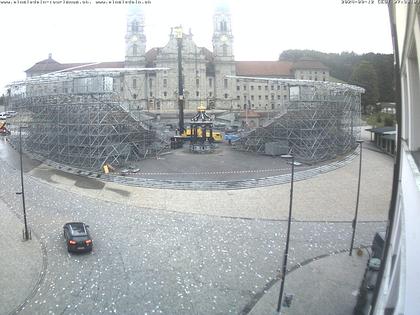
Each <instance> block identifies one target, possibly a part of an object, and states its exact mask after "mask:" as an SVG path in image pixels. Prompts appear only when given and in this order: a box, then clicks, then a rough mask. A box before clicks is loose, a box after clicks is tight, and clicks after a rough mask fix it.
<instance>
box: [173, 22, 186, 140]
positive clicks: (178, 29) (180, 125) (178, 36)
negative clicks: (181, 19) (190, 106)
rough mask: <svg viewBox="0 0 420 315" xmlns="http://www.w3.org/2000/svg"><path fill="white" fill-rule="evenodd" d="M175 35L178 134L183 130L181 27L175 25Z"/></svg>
mask: <svg viewBox="0 0 420 315" xmlns="http://www.w3.org/2000/svg"><path fill="white" fill-rule="evenodd" d="M175 36H176V41H177V44H178V108H179V123H178V128H179V134H180V135H182V133H183V132H184V82H183V77H182V27H181V25H180V26H178V27H175Z"/></svg>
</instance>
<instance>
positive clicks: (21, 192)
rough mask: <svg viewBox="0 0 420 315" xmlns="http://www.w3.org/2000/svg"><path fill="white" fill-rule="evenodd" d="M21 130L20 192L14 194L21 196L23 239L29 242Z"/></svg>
mask: <svg viewBox="0 0 420 315" xmlns="http://www.w3.org/2000/svg"><path fill="white" fill-rule="evenodd" d="M22 128H26V127H22V126H19V155H20V183H21V187H22V190H21V191H20V192H18V193H16V194H18V195H22V206H23V221H24V223H25V232H24V238H25V240H26V241H27V240H29V233H28V223H27V221H26V206H25V188H24V186H23V158H22Z"/></svg>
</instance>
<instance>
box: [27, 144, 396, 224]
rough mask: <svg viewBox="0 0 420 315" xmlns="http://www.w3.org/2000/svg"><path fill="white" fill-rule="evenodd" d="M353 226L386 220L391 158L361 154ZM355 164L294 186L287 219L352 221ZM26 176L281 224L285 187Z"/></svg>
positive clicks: (41, 170)
mask: <svg viewBox="0 0 420 315" xmlns="http://www.w3.org/2000/svg"><path fill="white" fill-rule="evenodd" d="M362 157H363V158H362V180H361V191H360V206H359V214H360V216H359V220H362V221H375V220H386V217H387V212H388V207H389V196H390V193H391V184H392V169H393V158H392V157H390V156H388V155H385V154H383V153H379V152H376V151H373V150H370V149H369V148H365V149H364V150H363V155H362ZM358 168H359V158H358V157H357V158H354V159H353V160H352V161H351V162H350V163H349V164H347V165H345V166H344V167H341V168H339V169H337V170H335V171H332V172H328V173H324V174H319V175H317V176H315V177H312V178H309V179H307V180H303V181H297V182H295V184H294V199H293V202H294V204H293V210H294V211H293V218H294V219H295V220H302V221H350V220H352V219H353V216H354V209H355V203H356V191H357V179H358V178H357V175H358ZM29 174H30V175H32V176H34V177H37V178H41V179H42V180H43V181H45V182H48V183H51V184H54V185H55V186H56V187H59V188H62V189H65V190H68V191H72V192H74V193H77V194H82V195H85V196H89V197H92V198H98V199H101V200H109V201H112V202H118V203H124V204H129V205H133V206H138V207H143V208H150V209H156V210H164V211H176V212H189V213H196V214H207V215H215V216H225V217H241V218H253V219H268V220H285V219H286V218H287V213H288V206H289V204H288V201H289V193H290V185H288V184H284V185H275V186H268V187H259V188H252V189H239V190H220V191H200V190H194V191H189V190H174V189H157V188H144V187H132V186H126V185H121V184H118V183H114V182H103V181H100V180H97V179H92V178H86V177H82V176H77V175H73V174H71V176H69V174H67V173H64V172H62V171H57V170H52V169H51V168H50V167H49V166H46V165H44V164H41V165H40V166H38V167H35V168H34V169H32V170H31V171H30V172H29Z"/></svg>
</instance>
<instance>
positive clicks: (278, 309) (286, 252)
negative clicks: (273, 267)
mask: <svg viewBox="0 0 420 315" xmlns="http://www.w3.org/2000/svg"><path fill="white" fill-rule="evenodd" d="M289 153H290V154H284V155H281V157H282V158H285V159H291V165H292V174H291V179H290V199H289V218H288V221H287V235H286V248H285V250H284V256H283V267H282V272H281V284H280V293H279V301H278V304H277V312H278V313H280V311H281V305H282V299H283V291H284V282H285V281H286V269H287V256H288V255H289V242H290V225H291V222H292V204H293V180H294V175H295V157H294V156H293V154H291V152H289Z"/></svg>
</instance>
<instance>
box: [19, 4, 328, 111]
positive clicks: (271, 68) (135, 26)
mask: <svg viewBox="0 0 420 315" xmlns="http://www.w3.org/2000/svg"><path fill="white" fill-rule="evenodd" d="M144 20H145V16H144V14H143V12H142V11H141V10H140V9H131V10H130V11H129V14H128V16H127V29H126V36H125V44H126V52H125V60H124V61H118V62H102V63H96V64H88V63H66V64H61V63H59V62H57V61H55V60H53V59H52V57H51V55H50V56H49V58H48V59H46V60H43V61H40V62H38V63H36V64H35V65H34V66H32V67H31V68H30V69H28V70H26V74H27V77H32V76H36V75H41V74H45V73H50V72H54V71H66V69H67V70H69V71H70V70H75V69H77V70H83V69H93V68H104V69H117V68H149V69H150V71H145V72H139V73H136V74H133V73H130V74H127V73H125V74H124V72H121V73H122V74H121V76H120V77H118V78H115V77H114V78H113V79H112V80H113V81H112V82H106V84H107V85H108V86H112V89H113V90H114V91H116V92H118V93H119V95H120V97H122V99H123V100H124V102H126V104H127V108H130V109H131V110H148V111H151V112H155V113H160V112H162V113H169V112H176V111H177V110H178V103H177V100H178V38H177V34H176V32H175V29H174V28H172V29H171V32H170V35H169V41H168V43H167V44H166V45H165V46H163V47H153V48H151V49H149V50H146V44H147V39H146V36H145V32H144V25H145V24H144ZM233 40H234V37H233V30H232V24H231V15H230V12H229V9H228V8H226V7H223V6H221V7H218V8H217V9H216V10H215V13H214V15H213V36H212V43H213V47H212V48H213V51H210V50H209V49H207V48H205V47H198V46H197V45H196V44H195V43H194V40H193V35H192V33H191V30H190V31H189V32H186V33H182V70H183V83H184V97H185V111H186V112H195V111H196V108H197V107H198V106H199V105H200V104H201V103H203V104H205V105H206V106H207V108H210V109H214V110H219V111H226V110H230V111H232V110H233V111H242V110H244V109H248V110H254V111H272V110H280V109H282V108H283V107H284V105H285V103H286V102H287V100H288V97H289V91H288V88H287V87H286V86H284V85H283V86H281V85H277V84H276V83H273V82H272V81H269V80H267V82H264V81H261V80H258V81H256V80H253V79H252V78H253V77H258V78H292V79H305V80H319V81H328V79H329V71H328V68H327V67H325V66H324V65H322V64H321V63H320V62H319V61H315V60H304V61H299V62H296V63H292V62H289V61H235V58H234V51H233ZM158 68H160V69H158ZM153 69H156V70H153ZM229 76H242V77H249V78H248V79H246V80H244V79H241V80H237V79H236V78H232V77H229ZM105 79H106V78H98V80H96V81H97V82H96V81H95V80H93V81H95V82H93V81H92V80H88V81H89V82H88V81H87V80H84V79H80V80H79V81H80V82H77V84H73V85H72V86H66V87H56V88H55V90H54V91H50V92H54V93H59V92H60V91H61V92H65V93H72V92H80V90H81V89H83V87H84V86H85V87H86V88H85V89H86V92H89V89H93V91H94V90H95V86H98V85H101V84H102V85H104V84H105V82H104V80H105ZM77 88H78V90H76V89H77ZM43 92H44V93H45V91H43V87H41V86H40V87H39V93H43Z"/></svg>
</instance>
